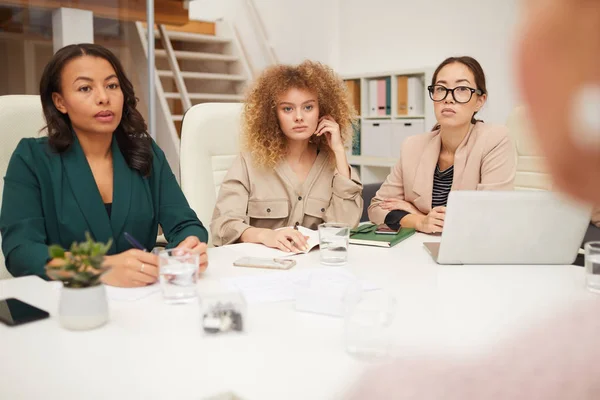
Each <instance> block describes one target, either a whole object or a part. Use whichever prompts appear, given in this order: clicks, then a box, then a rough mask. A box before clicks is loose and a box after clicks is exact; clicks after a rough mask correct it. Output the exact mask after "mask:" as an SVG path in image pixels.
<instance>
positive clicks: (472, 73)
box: [369, 57, 517, 233]
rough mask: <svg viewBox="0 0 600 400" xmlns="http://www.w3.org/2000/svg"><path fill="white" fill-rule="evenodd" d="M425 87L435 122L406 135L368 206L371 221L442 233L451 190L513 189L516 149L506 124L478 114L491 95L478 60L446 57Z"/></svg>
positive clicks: (395, 226)
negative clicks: (486, 121)
mask: <svg viewBox="0 0 600 400" xmlns="http://www.w3.org/2000/svg"><path fill="white" fill-rule="evenodd" d="M427 89H428V91H429V97H430V98H431V100H432V101H433V104H434V110H435V116H436V119H437V124H436V125H435V127H434V128H433V130H432V131H431V132H429V133H427V134H423V135H416V136H411V137H409V138H407V139H406V140H405V142H404V144H403V145H402V154H401V156H400V160H399V161H398V162H397V163H396V165H395V166H394V168H393V169H392V172H391V173H390V175H388V177H387V179H386V180H385V182H384V183H383V185H382V186H381V188H380V189H379V190H378V191H377V193H376V195H375V197H374V198H373V199H372V201H371V205H370V206H369V218H370V219H371V221H372V222H373V223H376V224H381V223H385V224H387V225H388V226H390V227H391V228H393V229H397V228H398V226H402V227H406V228H415V229H417V230H418V231H421V232H425V233H438V232H442V230H443V228H444V216H445V212H446V203H447V201H448V194H449V192H450V190H512V189H513V183H514V179H515V172H516V159H517V155H516V150H515V147H514V145H513V143H512V141H511V140H510V139H509V137H508V134H507V129H506V128H505V127H503V126H497V125H490V124H484V123H483V121H481V120H478V119H476V117H475V116H476V114H477V112H479V110H480V109H481V108H482V107H483V105H484V104H485V102H486V99H487V90H486V85H485V74H484V73H483V69H482V68H481V65H479V63H478V62H477V60H475V59H474V58H472V57H451V58H448V59H446V60H444V61H443V62H442V63H441V64H440V65H439V66H438V67H437V69H436V70H435V72H434V74H433V79H432V82H431V85H430V86H428V87H427Z"/></svg>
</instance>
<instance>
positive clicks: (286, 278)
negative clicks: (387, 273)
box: [222, 268, 378, 303]
mask: <svg viewBox="0 0 600 400" xmlns="http://www.w3.org/2000/svg"><path fill="white" fill-rule="evenodd" d="M222 282H223V283H224V284H225V285H226V286H228V287H229V288H230V289H231V290H239V291H240V292H241V293H242V294H243V295H244V297H245V299H246V302H248V303H274V302H278V301H289V300H295V299H296V294H297V293H298V291H299V289H304V288H309V287H313V288H314V287H319V288H327V287H331V288H338V287H339V286H340V285H344V284H350V283H353V282H358V283H359V285H360V287H361V288H362V290H374V289H378V287H377V286H376V285H374V284H372V283H371V282H368V281H362V280H357V279H356V277H355V276H354V274H352V273H351V272H349V271H347V270H345V269H342V268H310V269H302V270H298V271H270V272H268V273H265V274H260V275H247V276H240V277H235V278H226V279H222Z"/></svg>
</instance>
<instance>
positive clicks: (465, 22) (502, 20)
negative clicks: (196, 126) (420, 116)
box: [190, 0, 520, 123]
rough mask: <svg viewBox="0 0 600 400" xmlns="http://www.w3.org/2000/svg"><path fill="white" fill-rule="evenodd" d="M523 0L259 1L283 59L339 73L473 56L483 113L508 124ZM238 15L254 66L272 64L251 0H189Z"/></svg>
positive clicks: (202, 8) (201, 9) (205, 9)
mask: <svg viewBox="0 0 600 400" xmlns="http://www.w3.org/2000/svg"><path fill="white" fill-rule="evenodd" d="M519 2H520V0H502V1H497V0H453V1H446V0H304V1H301V2H299V1H292V0H254V3H255V4H256V7H257V10H258V12H259V14H260V16H261V19H262V20H263V22H264V25H265V28H266V30H267V34H268V36H269V38H270V40H271V43H272V44H273V46H274V48H275V52H276V54H277V56H278V58H279V61H280V62H282V63H299V62H301V61H302V60H304V59H307V58H309V59H314V60H318V61H322V62H324V63H327V64H329V65H331V66H332V67H333V68H335V69H336V70H337V71H338V72H339V73H341V74H354V73H367V72H376V71H386V70H399V69H404V68H421V67H432V68H435V67H436V66H437V65H438V64H439V63H440V62H441V61H442V60H443V59H444V58H446V57H449V56H455V55H470V56H473V57H475V58H476V59H477V60H478V61H479V62H480V63H481V64H482V66H483V69H484V71H485V73H486V76H487V85H488V92H489V98H488V103H487V105H486V106H485V108H484V109H483V111H482V112H481V113H480V116H481V118H482V119H484V120H486V121H488V122H496V123H504V122H505V121H506V118H507V116H508V114H509V113H510V111H511V110H512V109H513V108H514V106H515V105H516V104H518V103H519V100H518V96H517V92H516V89H515V84H514V75H513V61H512V51H513V47H514V46H513V42H514V41H513V38H514V35H515V32H514V30H515V27H516V24H517V22H518V21H517V19H518V14H519V7H518V3H519ZM203 13H204V14H205V15H206V14H210V15H212V16H214V15H223V16H224V17H225V18H226V19H228V20H231V21H233V22H234V24H235V26H236V27H237V29H238V31H239V33H240V36H241V40H242V41H243V42H244V45H245V46H246V49H247V50H248V52H249V54H250V58H251V60H250V62H251V65H252V67H253V69H254V70H255V71H257V72H258V71H260V70H261V69H262V68H264V67H265V66H267V65H268V64H269V62H268V59H267V57H266V52H265V51H264V49H263V47H261V45H260V42H259V41H258V38H257V34H256V30H255V28H254V24H253V23H252V19H251V18H250V17H249V10H248V6H247V4H246V0H219V1H212V0H197V1H192V2H190V18H192V19H194V18H197V19H202V15H203Z"/></svg>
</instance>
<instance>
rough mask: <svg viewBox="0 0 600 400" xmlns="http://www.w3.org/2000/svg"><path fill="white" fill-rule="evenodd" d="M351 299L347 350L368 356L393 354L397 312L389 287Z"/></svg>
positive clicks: (348, 313) (363, 356)
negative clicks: (393, 328)
mask: <svg viewBox="0 0 600 400" xmlns="http://www.w3.org/2000/svg"><path fill="white" fill-rule="evenodd" d="M348 300H349V301H348ZM348 300H347V307H346V315H345V326H344V333H345V344H346V351H347V352H348V353H350V354H352V355H354V356H357V357H360V358H366V359H370V358H382V357H387V356H389V355H390V354H391V345H392V322H393V320H394V316H395V313H396V299H395V298H394V296H392V295H391V294H390V293H389V292H387V291H385V290H375V291H369V292H364V293H363V294H362V295H361V296H360V297H356V296H355V297H354V298H350V299H348Z"/></svg>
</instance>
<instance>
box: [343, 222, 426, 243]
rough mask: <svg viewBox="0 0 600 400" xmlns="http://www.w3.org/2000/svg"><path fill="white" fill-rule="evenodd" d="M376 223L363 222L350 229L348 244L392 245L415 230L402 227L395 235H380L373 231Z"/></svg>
mask: <svg viewBox="0 0 600 400" xmlns="http://www.w3.org/2000/svg"><path fill="white" fill-rule="evenodd" d="M376 229H377V225H375V224H365V225H361V226H359V227H357V228H355V229H352V230H351V231H350V244H362V245H366V246H377V247H393V246H395V245H397V244H398V243H400V242H401V241H403V240H404V239H406V238H408V237H410V236H412V235H413V234H414V233H415V230H414V229H412V228H402V229H400V231H399V232H398V233H397V234H395V235H382V234H378V233H375V230H376Z"/></svg>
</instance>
